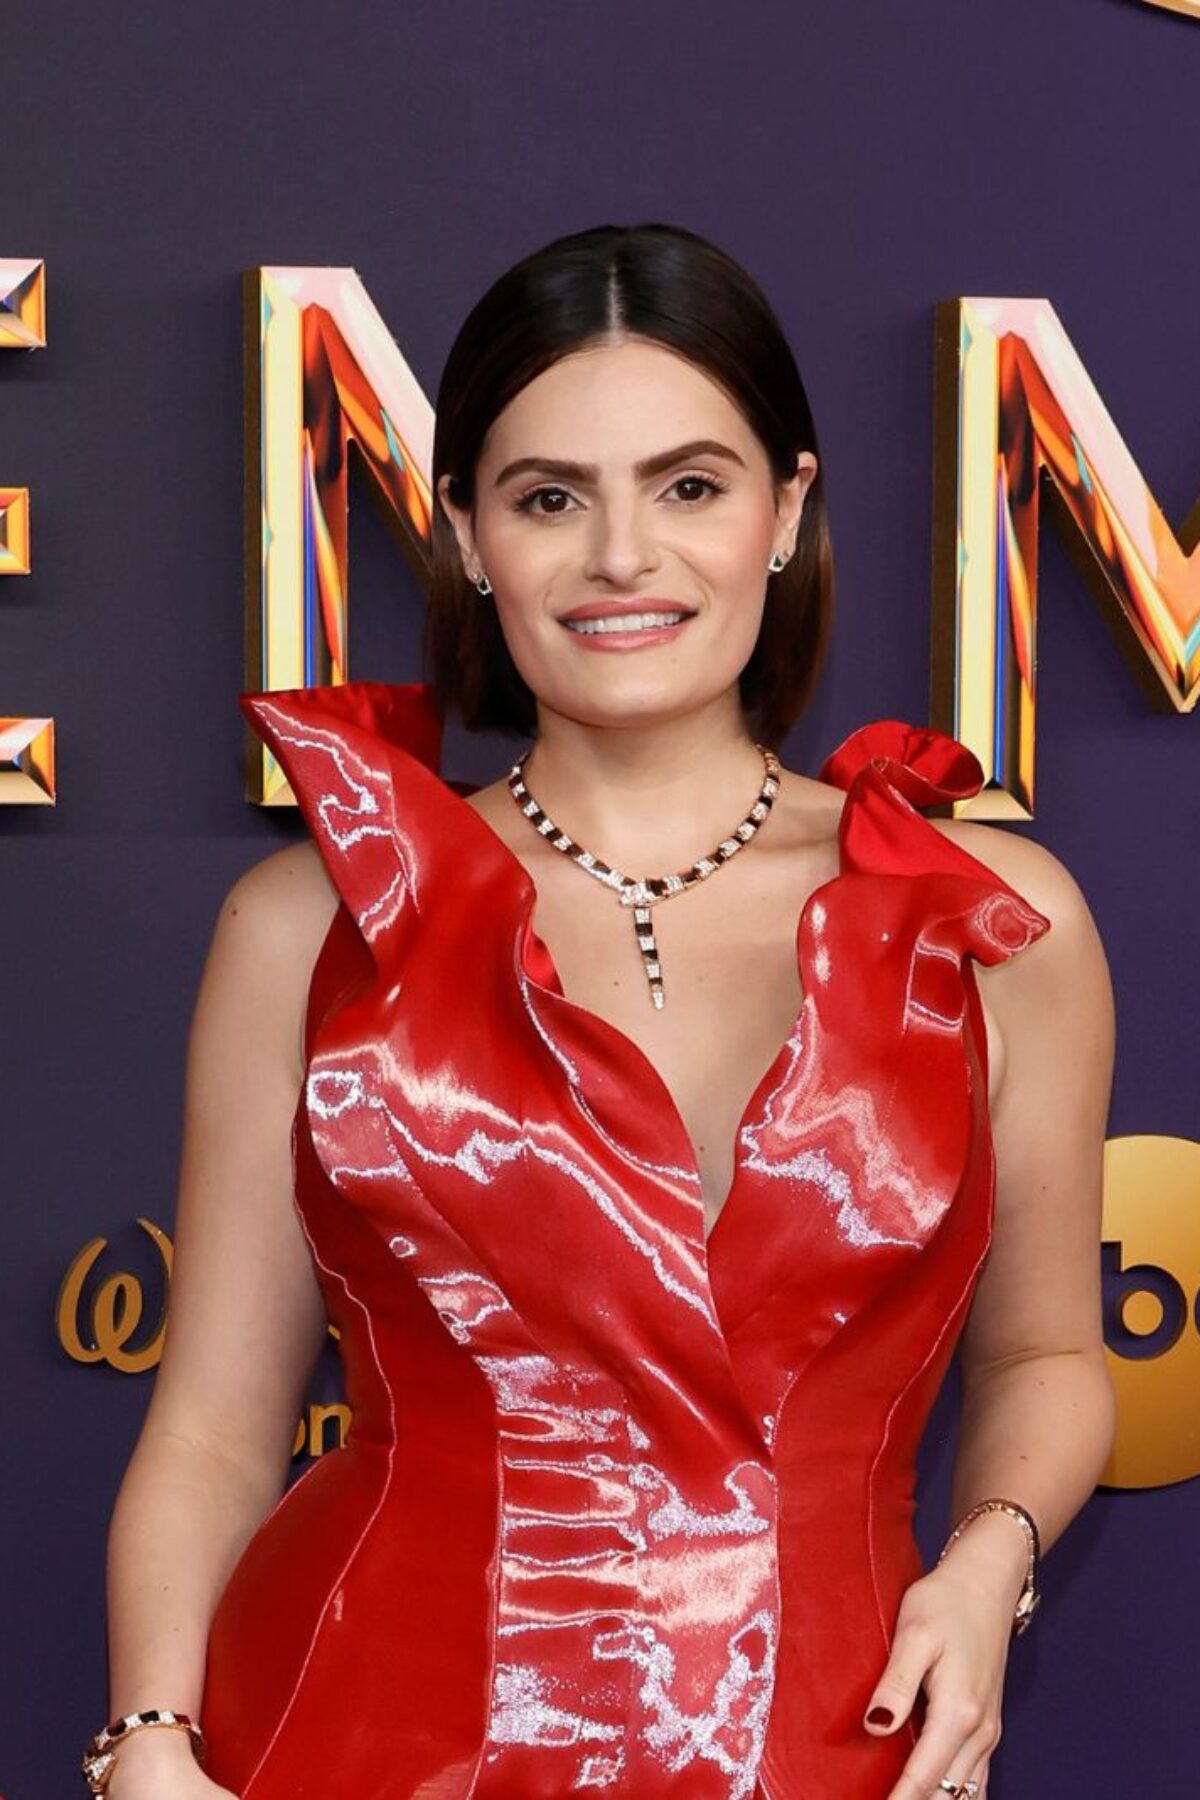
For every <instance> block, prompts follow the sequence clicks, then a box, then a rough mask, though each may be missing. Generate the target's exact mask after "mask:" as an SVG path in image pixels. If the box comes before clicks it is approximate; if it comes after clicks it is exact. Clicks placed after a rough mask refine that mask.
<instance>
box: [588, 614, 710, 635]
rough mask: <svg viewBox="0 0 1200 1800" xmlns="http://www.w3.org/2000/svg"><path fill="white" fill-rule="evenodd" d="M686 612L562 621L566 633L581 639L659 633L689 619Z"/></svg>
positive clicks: (611, 615) (616, 615)
mask: <svg viewBox="0 0 1200 1800" xmlns="http://www.w3.org/2000/svg"><path fill="white" fill-rule="evenodd" d="M691 616H692V615H691V613H686V612H644V613H609V614H607V615H606V616H605V617H603V618H599V619H564V620H563V621H562V623H563V624H564V625H565V626H566V628H567V630H568V631H577V632H579V633H580V635H581V636H583V637H595V636H603V635H604V634H605V633H607V632H618V631H661V630H662V629H663V628H664V627H665V626H668V625H681V624H682V623H683V621H684V620H685V619H690V618H691Z"/></svg>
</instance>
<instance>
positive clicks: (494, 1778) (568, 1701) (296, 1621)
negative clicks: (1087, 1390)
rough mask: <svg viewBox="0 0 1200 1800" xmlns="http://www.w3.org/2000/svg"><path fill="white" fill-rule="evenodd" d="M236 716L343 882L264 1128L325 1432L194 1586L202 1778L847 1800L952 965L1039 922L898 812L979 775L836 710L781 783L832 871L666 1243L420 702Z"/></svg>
mask: <svg viewBox="0 0 1200 1800" xmlns="http://www.w3.org/2000/svg"><path fill="white" fill-rule="evenodd" d="M241 704H242V706H243V709H244V711H245V713H246V715H247V717H248V718H250V719H251V720H252V721H253V723H254V724H255V726H256V727H257V729H258V730H259V732H260V733H261V734H262V736H263V737H264V739H265V740H266V742H267V744H268V745H269V746H270V748H271V750H272V752H273V753H274V755H275V756H276V757H277V758H278V761H279V763H280V765H281V766H282V768H283V770H284V771H285V773H286V775H287V777H288V779H289V780H290V782H291V784H292V787H293V789H294V791H295V793H296V796H297V799H298V801H299V803H300V806H301V808H302V810H303V814H304V817H305V819H306V821H307V823H308V826H309V828H310V830H311V832H312V834H313V836H314V838H315V839H316V842H317V844H318V845H319V846H320V849H321V852H322V854H323V856H324V858H325V861H326V863H327V865H328V868H329V871H330V874H331V875H332V877H333V879H334V881H335V882H336V884H337V887H338V890H339V892H340V894H341V897H342V901H343V904H342V906H341V907H339V909H338V912H337V914H336V915H335V917H334V920H333V924H332V926H331V928H330V931H329V935H328V938H327V940H326V942H325V945H324V947H323V950H322V952H321V956H320V959H319V961H318V964H317V967H316V970H315V973H314V976H313V982H312V990H311V996H310V1006H309V1016H308V1051H309V1058H310V1060H309V1067H308V1078H307V1082H306V1086H305V1089H304V1092H303V1094H302V1096H301V1100H300V1104H299V1106H298V1108H297V1113H296V1120H295V1130H294V1140H293V1141H294V1154H295V1176H296V1205H297V1208H298V1210H299V1214H300V1217H301V1219H302V1221H303V1225H304V1229H305V1231H306V1233H307V1235H308V1238H309V1242H310V1244H311V1247H312V1254H313V1257H314V1260H315V1263H316V1266H317V1269H318V1271H319V1275H320V1280H321V1284H322V1287H323V1290H324V1293H325V1296H326V1299H327V1303H328V1306H329V1311H330V1315H331V1317H332V1319H333V1321H334V1322H335V1324H336V1325H337V1326H338V1327H339V1329H340V1332H341V1340H340V1341H341V1351H342V1355H343V1358H344V1362H345V1367H346V1381H347V1387H348V1398H349V1400H350V1403H351V1405H352V1407H353V1424H352V1428H351V1431H350V1434H349V1440H348V1443H347V1445H346V1447H345V1448H344V1450H342V1451H340V1452H335V1453H332V1454H329V1455H326V1456H324V1457H322V1458H321V1459H320V1460H319V1461H317V1462H316V1463H314V1465H313V1466H312V1467H311V1468H310V1470H309V1471H308V1472H307V1473H305V1474H304V1475H303V1476H302V1477H301V1479H300V1480H299V1481H298V1482H297V1483H296V1484H295V1485H294V1486H293V1487H292V1488H291V1489H290V1490H289V1492H288V1493H287V1494H286V1495H285V1496H284V1498H283V1499H282V1500H281V1502H280V1503H279V1505H278V1506H277V1507H276V1509H275V1510H274V1512H273V1513H272V1514H271V1515H270V1517H269V1518H268V1519H267V1520H266V1521H265V1523H264V1524H263V1526H262V1527H261V1529H260V1530H259V1531H258V1533H257V1534H256V1536H255V1537H254V1538H253V1540H252V1541H251V1543H250V1545H249V1546H248V1548H247V1550H246V1552H245V1554H244V1555H243V1557H242V1559H241V1561H240V1562H239V1564H238V1566H237V1568H236V1569H235V1571H234V1573H233V1576H232V1578H231V1580H230V1582H229V1584H228V1587H227V1589H226V1591H225V1594H224V1596H223V1598H222V1600H221V1603H220V1605H219V1608H218V1611H217V1613H216V1616H215V1618H214V1620H213V1623H212V1628H211V1633H210V1639H209V1657H208V1671H207V1683H206V1689H205V1695H204V1705H203V1723H204V1726H205V1729H206V1731H207V1733H208V1736H209V1740H210V1745H211V1752H210V1764H209V1768H210V1771H211V1773H212V1774H213V1776H214V1777H215V1779H216V1780H217V1781H219V1782H220V1783H222V1784H223V1785H225V1786H228V1787H229V1788H231V1789H232V1790H233V1791H234V1792H235V1793H238V1794H240V1795H243V1796H245V1797H246V1800H294V1797H296V1796H317V1795H320V1796H321V1797H322V1800H385V1797H386V1800H407V1797H408V1796H420V1797H421V1800H435V1797H436V1800H452V1797H454V1800H457V1797H459V1796H475V1797H477V1800H493V1797H496V1796H501V1797H508V1800H543V1797H549V1796H566V1795H573V1794H576V1793H587V1792H590V1791H592V1790H596V1789H607V1790H608V1791H609V1792H610V1793H612V1794H614V1795H623V1796H624V1795H629V1796H636V1797H637V1800H654V1797H655V1796H658V1795H663V1796H667V1795H673V1796H687V1797H688V1800H710V1797H711V1800H718V1797H720V1800H750V1797H754V1800H834V1796H837V1800H845V1797H846V1796H853V1797H854V1800H884V1796H886V1795H887V1794H888V1793H889V1791H890V1789H891V1787H892V1785H893V1783H894V1782H895V1780H896V1777H897V1775H898V1773H899V1770H900V1768H901V1766H902V1765H903V1762H904V1760H905V1759H906V1757H907V1755H908V1753H909V1751H910V1749H911V1746H912V1743H913V1742H914V1739H915V1729H914V1727H913V1726H912V1725H910V1726H907V1727H906V1728H905V1729H903V1730H902V1731H901V1732H900V1733H898V1734H897V1736H896V1737H895V1738H894V1739H890V1740H882V1741H881V1740H879V1739H876V1738H873V1737H870V1736H868V1734H867V1733H866V1732H865V1731H864V1730H863V1729H862V1724H861V1720H862V1715H863V1712H864V1709H865V1706H866V1703H867V1700H868V1698H869V1696H870V1693H871V1691H872V1688H873V1685H874V1683H875V1681H876V1679H877V1677H878V1675H879V1672H880V1670H881V1669H882V1667H883V1665H884V1662H885V1661H886V1658H887V1654H888V1646H889V1638H890V1633H891V1631H892V1629H893V1627H894V1623H895V1618H896V1612H897V1608H898V1606H899V1602H900V1598H901V1595H902V1594H903V1591H904V1589H905V1587H906V1586H907V1585H908V1583H909V1582H910V1581H912V1580H913V1579H915V1578H916V1577H917V1576H918V1575H919V1574H920V1573H921V1565H920V1560H919V1557H918V1553H917V1549H916V1545H915V1542H914V1538H913V1534H912V1529H911V1518H912V1511H913V1482H914V1456H915V1451H916V1447H917V1443H918V1440H919V1437H920V1434H921V1430H922V1427H923V1424H924V1422H925V1419H926V1416H927V1414H928V1411H929V1408H930V1405H931V1404H932V1401H933V1398H934V1396H935V1394H936V1391H937V1389H938V1386H939V1384H940V1382H941V1380H942V1378H943V1375H944V1373H945V1369H946V1365H947V1362H948V1360H949V1357H950V1354H951V1351H952V1349H953V1346H954V1343H955V1340H956V1338H957V1336H958V1333H959V1331H960V1329H961V1327H962V1324H963V1321H964V1316H965V1312H966V1308H967V1306H968V1303H969V1301H970V1298H971V1294H972V1290H973V1286H974V1283H975V1280H976V1277H977V1275H978V1273H979V1269H980V1265H981V1262H982V1259H983V1257H984V1255H985V1252H986V1250H987V1246H988V1241H989V1233H990V1228H991V1211H992V1197H993V1154H992V1146H991V1138H990V1134H989V1128H988V1117H987V1087H986V1067H985V1057H986V1044H985V1039H984V1035H983V1028H982V1018H981V1014H980V1012H979V1005H978V994H977V990H976V987H975V983H974V979H973V975H972V971H971V966H970V961H969V959H970V958H975V959H976V960H978V961H981V962H984V963H987V964H994V963H998V962H1001V961H1002V960H1004V959H1005V958H1007V957H1010V956H1012V955H1013V954H1014V953H1015V952H1017V951H1019V950H1021V949H1022V948H1023V947H1024V946H1025V945H1026V944H1028V943H1030V942H1032V941H1033V940H1034V939H1035V938H1037V937H1039V936H1041V934H1042V933H1043V932H1044V931H1045V930H1047V929H1048V927H1049V921H1048V920H1047V919H1046V918H1045V917H1044V916H1043V915H1042V914H1041V913H1039V912H1037V911H1036V910H1035V909H1034V908H1033V907H1032V906H1030V905H1029V904H1028V903H1027V902H1026V901H1025V900H1024V899H1022V897H1021V896H1020V895H1018V894H1016V893H1015V892H1013V890H1012V889H1011V888H1009V887H1008V886H1006V885H1005V884H1004V883H1003V882H1002V881H1000V880H999V879H998V877H996V876H995V875H993V874H992V873H991V872H990V871H989V870H988V869H987V868H985V867H984V866H983V865H982V864H981V863H979V862H978V861H976V860H975V859H973V858H972V857H970V856H969V855H967V854H965V853H964V852H963V851H962V850H960V849H959V848H958V847H957V846H954V845H952V844H950V843H949V842H948V841H947V839H946V838H945V837H944V835H943V834H942V833H940V832H938V831H937V830H936V829H935V828H934V827H933V825H932V824H931V823H930V821H929V820H928V819H926V818H924V817H923V816H922V814H921V811H920V808H921V807H922V806H927V805H929V804H932V803H933V802H935V801H938V800H943V799H946V798H949V797H951V796H959V795H965V794H971V793H974V792H976V791H977V789H978V787H979V785H980V780H981V772H980V769H979V765H978V762H977V761H976V759H975V758H974V756H973V755H972V754H971V753H970V752H969V751H968V750H967V749H966V748H965V747H964V746H963V745H961V744H958V743H956V742H955V740H953V739H952V738H950V737H947V736H946V735H945V734H943V733H941V732H938V731H935V730H933V729H931V728H926V727H920V726H912V725H908V724H905V723H903V722H902V721H899V720H895V719H879V720H876V721H874V722H872V723H870V724H867V725H864V726H862V727H860V728H859V729H858V730H857V731H855V732H853V733H851V735H850V736H849V737H848V738H847V739H846V740H845V741H844V742H843V743H842V744H841V745H839V746H838V748H837V749H836V750H835V751H834V752H833V753H832V754H831V755H830V756H829V757H828V758H827V759H826V761H825V763H824V764H823V765H822V768H821V771H820V773H821V775H822V777H823V778H824V779H825V780H828V781H832V782H835V783H837V784H839V785H840V786H842V787H844V788H845V789H846V790H847V800H846V805H845V809H844V812H843V816H842V821H841V826H840V830H839V853H840V854H839V861H840V868H839V873H838V874H837V875H836V876H835V877H834V878H833V879H832V880H830V881H828V882H826V883H824V884H823V885H822V886H820V887H819V888H818V889H817V890H816V891H815V892H814V893H813V894H812V895H811V896H810V897H809V898H808V900H807V901H806V903H805V905H804V907H803V911H802V912H801V914H800V917H799V919H798V921H797V956H798V966H799V970H800V975H801V981H802V988H803V996H804V997H803V1002H802V1005H801V1008H800V1011H799V1014H798V1016H797V1018H796V1020H795V1022H794V1025H793V1028H792V1030H791V1032H790V1033H789V1035H788V1038H787V1040H786V1041H785V1042H784V1043H783V1044H782V1045H781V1046H780V1049H779V1052H778V1055H777V1056H776V1058H775V1060H774V1062H773V1064H772V1066H771V1068H770V1069H769V1070H768V1071H767V1072H766V1074H765V1075H764V1076H763V1078H762V1080H761V1082H760V1083H759V1084H758V1087H757V1088H756V1090H755V1092H754V1094H753V1095H752V1097H751V1099H750V1101H749V1102H748V1104H747V1106H746V1109H745V1112H744V1115H743V1118H742V1121H741V1127H740V1130H739V1134H738V1140H737V1164H736V1174H735V1178H734V1182H733V1186H732V1189H731V1192H730V1195H729V1198H728V1200H727V1202H726V1204H725V1207H724V1209H723V1211H722V1213H721V1215H720V1218H719V1220H718V1223H717V1224H716V1226H715V1227H714V1229H713V1231H712V1233H711V1234H710V1236H709V1238H708V1241H707V1243H706V1241H705V1238H704V1214H703V1204H702V1197H701V1190H700V1181H699V1176H698V1172H697V1169H696V1165H695V1159H694V1154H693V1151H692V1148H691V1145H690V1142H689V1140H688V1137H687V1133H686V1130H685V1128H684V1126H683V1122H682V1119H681V1118H680V1116H679V1114H678V1111H677V1109H676V1107H675V1106H674V1104H673V1102H672V1100H671V1097H670V1095H669V1093H668V1091H667V1089H666V1087H665V1085H664V1083H663V1081H662V1080H661V1078H660V1077H659V1076H658V1075H657V1073H656V1071H655V1070H654V1068H653V1067H652V1066H651V1065H650V1063H649V1062H648V1060H647V1058H646V1057H645V1055H644V1054H643V1053H642V1052H641V1050H640V1049H639V1048H638V1047H637V1046H635V1045H634V1044H633V1042H632V1041H631V1040H629V1039H627V1038H626V1037H625V1036H624V1035H623V1034H622V1033H620V1032H619V1031H617V1030H616V1029H614V1028H613V1027H611V1026H609V1025H608V1024H606V1023H605V1022H604V1021H602V1020H601V1019H599V1018H598V1017H596V1016H595V1015H593V1014H592V1013H590V1012H588V1011H587V1010H586V1009H584V1008H583V1007H581V1006H578V1005H576V1004H574V1003H573V1002H572V1001H570V1000H569V999H567V998H566V997H564V995H563V993H562V989H561V984H560V982H559V979H558V976H557V973H556V971H555V969H554V965H553V962H552V960H551V957H550V955H549V952H548V950H547V948H546V946H545V945H544V944H543V943H542V942H541V940H540V939H539V938H538V937H537V935H536V934H535V932H534V931H533V929H532V915H533V909H534V904H535V900H536V893H535V890H534V886H533V882H532V879H531V877H530V876H529V875H528V873H527V872H526V871H525V869H524V867H523V865H522V864H521V863H520V861H519V859H518V858H517V857H516V856H514V855H513V853H512V851H511V850H510V849H509V848H508V847H507V846H506V845H505V844H504V842H503V840H502V839H501V838H500V837H499V836H498V835H497V834H496V833H495V832H494V831H493V830H492V828H491V827H490V826H489V825H488V824H487V823H486V822H485V821H484V820H483V819H482V818H481V816H480V815H479V814H478V813H477V812H475V810H474V809H473V808H472V807H470V806H468V805H467V804H466V803H465V801H464V799H463V797H462V795H461V794H460V793H459V792H457V791H456V790H455V789H454V788H452V787H451V786H450V785H449V784H448V783H446V782H445V781H443V780H442V779H441V777H440V776H439V775H438V774H437V773H436V772H435V769H436V763H437V760H438V731H437V725H436V720H435V718H434V714H433V711H432V708H431V705H430V702H429V696H428V695H427V694H426V692H425V691H424V690H423V689H421V688H418V687H400V686H394V685H390V684H385V683H380V682H371V681H355V682H349V683H347V684H345V685H340V686H336V687H334V686H330V687H323V688H314V689H308V690H303V689H296V690H288V691H285V692H273V693H257V694H244V695H242V696H241Z"/></svg>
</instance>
